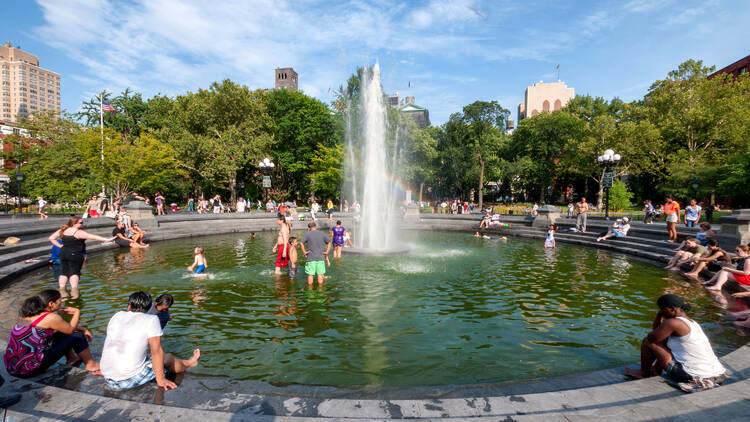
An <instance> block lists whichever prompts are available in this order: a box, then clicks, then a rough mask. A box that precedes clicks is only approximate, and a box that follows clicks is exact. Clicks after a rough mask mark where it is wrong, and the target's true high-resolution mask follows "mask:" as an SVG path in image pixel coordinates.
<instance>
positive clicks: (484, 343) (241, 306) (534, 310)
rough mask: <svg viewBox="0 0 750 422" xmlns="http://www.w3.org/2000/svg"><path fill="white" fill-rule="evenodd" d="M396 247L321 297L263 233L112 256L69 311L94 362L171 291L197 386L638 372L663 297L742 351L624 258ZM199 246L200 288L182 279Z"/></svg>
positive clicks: (670, 286) (687, 287) (712, 315)
mask: <svg viewBox="0 0 750 422" xmlns="http://www.w3.org/2000/svg"><path fill="white" fill-rule="evenodd" d="M302 234H303V233H302V232H299V233H298V234H297V235H298V236H301V235H302ZM404 236H405V237H406V238H407V239H408V240H407V242H408V243H409V244H411V246H412V247H413V251H412V252H411V253H410V254H408V255H404V256H395V257H361V256H344V259H343V260H333V262H332V264H333V265H332V266H331V267H329V268H328V269H327V271H328V277H327V279H326V283H325V286H324V287H323V288H322V289H318V288H317V287H316V288H315V289H308V288H307V284H306V282H305V281H304V279H303V277H304V269H303V262H302V261H300V271H299V274H298V279H297V280H289V278H288V277H287V276H286V275H282V276H275V275H274V274H273V261H274V256H273V254H272V252H271V247H272V245H273V242H274V240H275V236H272V235H271V234H270V233H266V234H259V235H258V237H257V238H256V239H250V236H249V235H248V234H241V235H224V236H216V237H210V238H209V237H207V238H198V239H189V240H176V241H168V242H161V243H155V244H154V245H152V246H151V248H150V249H148V250H145V251H142V252H139V253H131V252H129V251H127V250H116V251H109V252H106V253H103V254H100V255H96V256H93V257H91V259H89V261H88V263H87V264H86V267H85V269H84V275H83V281H82V283H81V297H80V298H79V299H76V300H72V301H69V303H70V304H71V305H74V306H78V307H80V308H81V309H82V321H83V323H84V324H85V325H86V326H88V327H89V328H90V329H91V330H92V331H93V332H94V333H95V336H96V337H95V340H94V344H93V346H92V347H93V350H94V352H95V355H97V356H98V355H99V353H100V350H101V346H102V343H103V341H104V334H105V331H106V325H107V322H108V320H109V318H110V317H111V316H112V314H113V313H114V312H116V311H118V310H122V309H124V308H125V307H126V306H127V296H128V294H129V293H130V292H133V291H136V290H141V289H143V290H146V291H148V292H150V293H151V294H152V295H154V297H155V296H156V295H158V294H160V293H164V292H169V293H171V294H172V295H173V296H174V297H175V300H176V303H175V305H174V306H173V307H172V309H171V313H172V316H173V320H172V321H171V322H170V323H169V325H168V326H167V328H166V329H165V333H164V338H163V343H164V345H165V349H166V350H167V351H169V352H172V353H175V354H177V355H183V356H187V355H188V354H189V352H190V351H191V350H192V349H193V348H196V347H198V348H200V349H201V350H202V352H203V358H202V360H201V365H200V366H199V367H197V368H195V370H194V371H193V372H194V373H196V374H205V375H214V376H216V375H218V376H226V377H232V378H237V379H254V380H263V381H268V382H294V383H302V384H324V385H380V386H406V385H442V384H460V383H484V382H500V381H507V380H512V379H527V378H537V377H546V376H551V375H562V374H568V373H573V372H582V371H588V370H595V369H602V368H610V367H614V366H617V365H622V364H626V363H631V362H637V361H638V359H639V348H638V347H639V343H640V340H641V338H642V337H643V335H644V334H645V333H646V332H647V331H648V330H649V329H650V327H651V323H652V321H653V315H654V312H655V310H656V307H655V304H654V301H655V299H656V298H657V297H658V296H659V295H661V294H663V293H665V292H674V293H677V294H680V295H683V296H685V297H686V298H687V300H688V301H689V302H691V303H693V304H694V305H695V309H694V310H693V311H692V312H691V316H693V317H694V318H695V319H696V320H698V321H699V322H700V323H701V325H702V326H703V328H704V330H705V331H706V332H707V334H708V335H709V337H710V338H711V340H712V342H713V345H714V348H715V349H716V351H717V352H718V353H720V354H723V353H727V352H729V351H731V350H733V349H734V348H735V347H737V346H738V345H739V344H741V343H743V342H744V339H743V338H741V337H739V336H738V335H737V334H736V333H735V331H734V330H733V329H732V328H731V323H730V322H729V321H728V320H727V319H726V318H725V317H724V316H723V315H724V312H723V311H722V310H721V309H719V308H718V307H716V305H715V304H714V303H713V301H712V300H711V299H710V297H708V296H706V295H705V294H704V293H703V292H702V290H701V289H700V288H698V287H696V286H694V285H691V284H690V283H688V282H686V281H684V280H683V279H682V278H681V277H679V276H676V275H672V274H669V273H668V272H667V271H665V270H662V269H660V268H658V267H656V266H654V265H651V264H648V263H645V262H641V261H638V260H636V259H633V258H630V257H627V256H623V255H617V254H611V253H608V252H605V251H601V250H597V249H589V248H582V247H575V246H569V245H565V244H559V245H558V247H557V249H554V250H549V249H548V250H545V249H544V248H543V247H542V242H541V241H535V240H525V239H517V238H510V239H509V241H508V242H507V243H506V242H502V241H499V240H481V239H475V238H473V237H472V236H471V235H467V234H455V233H439V232H438V233H436V232H414V233H406V234H405V235H404ZM196 244H200V245H201V246H203V247H204V248H205V249H206V256H207V259H208V263H209V270H208V273H209V276H208V278H202V279H201V278H194V277H192V276H190V275H189V274H188V272H187V270H186V269H185V267H186V266H187V265H189V264H190V263H192V250H193V247H194V246H195V245H196ZM300 255H301V253H300ZM54 286H55V283H54V278H53V274H52V273H51V272H49V271H48V272H45V273H44V274H35V275H33V276H31V277H27V278H26V279H23V280H20V281H19V282H17V283H15V284H14V285H13V286H11V287H10V288H8V289H5V290H3V291H2V292H0V300H3V301H11V302H12V303H13V305H12V306H11V308H10V309H9V310H7V311H6V317H5V321H4V322H5V326H6V330H9V328H10V325H11V324H12V322H10V319H9V318H8V317H7V314H8V313H9V312H11V311H13V312H15V309H17V306H18V305H19V303H20V302H19V300H18V298H22V297H25V296H28V295H31V294H34V293H36V292H38V291H39V290H40V289H42V288H50V287H54ZM11 295H12V296H13V297H9V296H11Z"/></svg>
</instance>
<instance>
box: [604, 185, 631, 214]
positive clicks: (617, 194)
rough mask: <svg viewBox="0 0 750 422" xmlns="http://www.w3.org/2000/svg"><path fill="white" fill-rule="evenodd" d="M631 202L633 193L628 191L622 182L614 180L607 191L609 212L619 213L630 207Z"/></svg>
mask: <svg viewBox="0 0 750 422" xmlns="http://www.w3.org/2000/svg"><path fill="white" fill-rule="evenodd" d="M632 200H633V192H630V191H629V190H628V187H627V185H625V183H624V182H623V181H622V180H615V181H614V183H613V184H612V187H611V188H610V189H609V210H610V211H620V210H623V209H626V208H628V207H630V204H631V201H632Z"/></svg>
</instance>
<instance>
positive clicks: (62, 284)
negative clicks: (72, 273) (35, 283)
mask: <svg viewBox="0 0 750 422" xmlns="http://www.w3.org/2000/svg"><path fill="white" fill-rule="evenodd" d="M57 284H58V285H59V286H60V292H61V293H62V292H64V291H65V286H66V285H67V284H68V276H66V275H60V277H59V278H58V279H57Z"/></svg>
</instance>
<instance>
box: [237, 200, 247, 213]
mask: <svg viewBox="0 0 750 422" xmlns="http://www.w3.org/2000/svg"><path fill="white" fill-rule="evenodd" d="M237 212H245V201H237Z"/></svg>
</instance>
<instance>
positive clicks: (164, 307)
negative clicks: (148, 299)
mask: <svg viewBox="0 0 750 422" xmlns="http://www.w3.org/2000/svg"><path fill="white" fill-rule="evenodd" d="M173 303H174V298H173V297H172V295H170V294H167V293H165V294H163V295H159V297H157V298H156V300H155V301H154V303H153V304H152V305H151V309H149V310H148V313H149V314H150V315H156V316H157V317H159V324H161V328H162V330H163V329H164V327H166V326H167V323H168V322H169V320H170V319H172V317H171V316H170V315H169V308H171V307H172V304H173Z"/></svg>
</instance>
